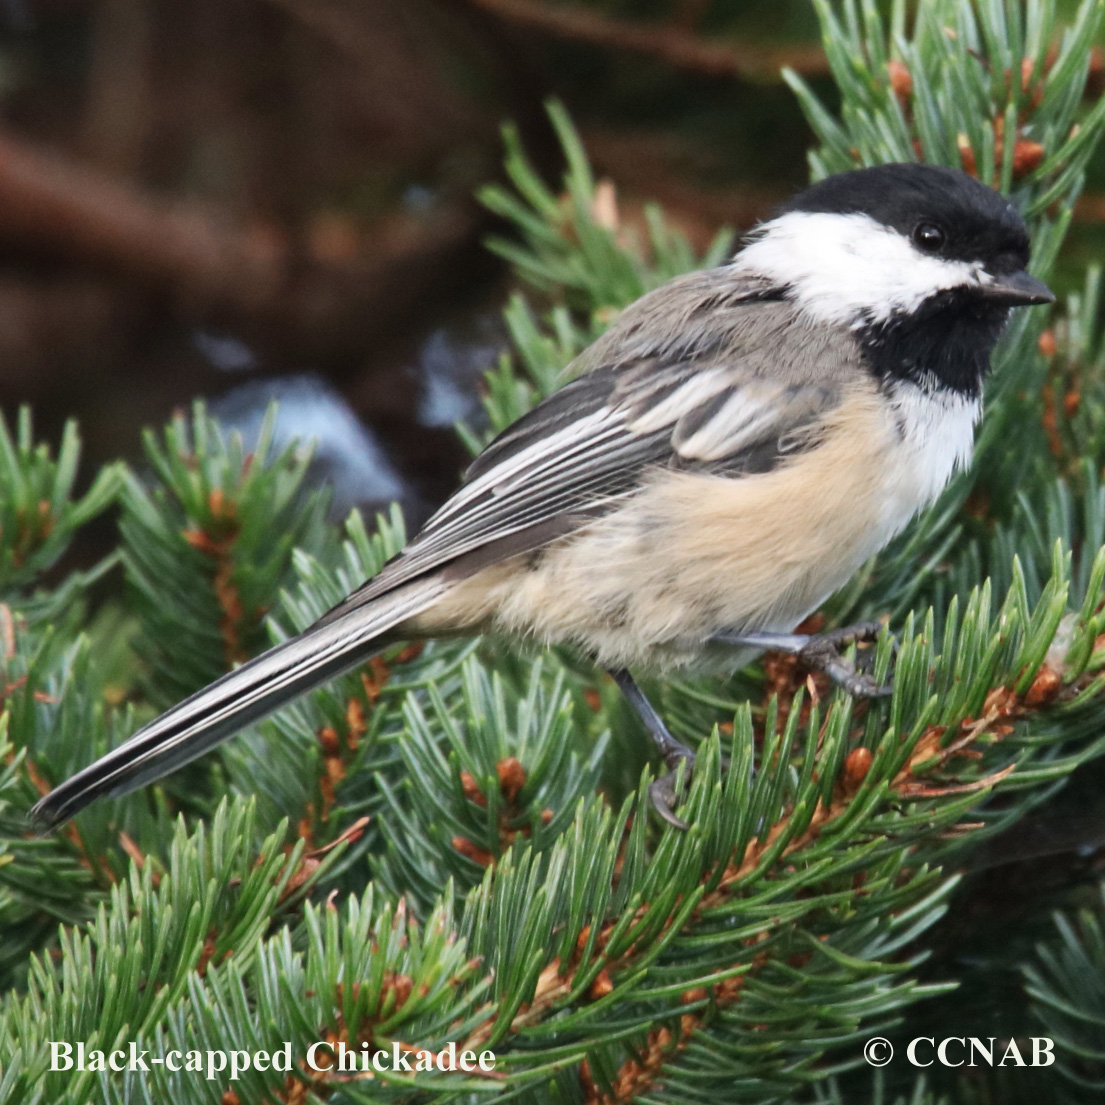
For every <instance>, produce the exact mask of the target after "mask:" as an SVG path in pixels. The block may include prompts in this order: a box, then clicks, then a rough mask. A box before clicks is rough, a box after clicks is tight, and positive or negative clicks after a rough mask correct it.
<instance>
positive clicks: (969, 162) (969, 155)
mask: <svg viewBox="0 0 1105 1105" xmlns="http://www.w3.org/2000/svg"><path fill="white" fill-rule="evenodd" d="M955 144H956V147H957V148H958V149H959V160H960V162H961V163H962V165H963V171H964V172H965V173H970V174H971V176H978V164H977V162H976V161H975V151H974V150H973V149H972V148H971V140H970V139H969V138H968V137H967V136H966V135H965V134H962V133H961V134H957V135H956V136H955Z"/></svg>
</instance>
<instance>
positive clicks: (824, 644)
mask: <svg viewBox="0 0 1105 1105" xmlns="http://www.w3.org/2000/svg"><path fill="white" fill-rule="evenodd" d="M881 628H882V626H881V625H880V624H879V623H878V622H860V623H859V624H858V625H846V626H844V627H842V628H841V629H833V630H830V631H829V632H828V633H718V634H716V635H715V636H714V637H712V638H711V640H713V641H716V642H718V643H719V644H726V645H740V646H745V647H749V648H756V649H770V650H773V651H775V652H789V653H790V654H791V655H792V656H797V657H798V659H799V660H800V661H801V662H802V663H803V664H805V666H806V667H808V668H811V669H812V670H814V671H823V672H824V673H825V674H826V675H827V676H828V677H829V678H830V679H831V680H832V681H833V682H834V683H836V684H838V685H839V686H841V687H843V688H844V689H845V690H846V691H847V692H848V693H849V694H850V695H854V696H855V697H857V698H878V697H880V696H882V695H888V694H890V693H891V692H892V690H893V688H892V687H891V686H890V685H889V684H888V683H887V684H883V683H878V682H876V681H875V680H874V679H873V678H872V677H871V676H870V675H866V674H865V673H863V672H859V671H856V669H855V668H854V667H853V666H852V664H850V663H849V662H848V661H847V660H845V659H844V657H842V656H841V655H840V649H841V647H842V646H844V645H849V644H852V643H853V642H854V641H873V640H874V639H875V638H876V637H877V636H878V634H879V630H880V629H881Z"/></svg>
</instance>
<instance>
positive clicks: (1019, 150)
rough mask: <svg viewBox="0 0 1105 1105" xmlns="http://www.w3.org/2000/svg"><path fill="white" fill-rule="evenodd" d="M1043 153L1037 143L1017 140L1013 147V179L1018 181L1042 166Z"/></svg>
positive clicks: (1022, 139)
mask: <svg viewBox="0 0 1105 1105" xmlns="http://www.w3.org/2000/svg"><path fill="white" fill-rule="evenodd" d="M1045 152H1046V151H1045V150H1044V147H1043V146H1041V145H1040V143H1039V142H1030V141H1029V140H1028V139H1027V138H1018V139H1017V141H1016V143H1014V145H1013V179H1014V180H1018V179H1020V178H1021V177H1023V176H1027V175H1028V174H1029V173H1031V172H1032V170H1033V169H1038V168H1039V167H1040V165H1041V164H1043V160H1044V154H1045Z"/></svg>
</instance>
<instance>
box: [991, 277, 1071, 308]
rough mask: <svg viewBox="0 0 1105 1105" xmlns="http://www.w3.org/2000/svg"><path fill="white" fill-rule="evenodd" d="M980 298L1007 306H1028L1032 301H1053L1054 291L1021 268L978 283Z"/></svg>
mask: <svg viewBox="0 0 1105 1105" xmlns="http://www.w3.org/2000/svg"><path fill="white" fill-rule="evenodd" d="M978 290H979V292H981V294H982V298H983V299H985V300H988V301H989V302H991V303H1003V304H1005V305H1006V306H1007V307H1029V306H1031V305H1032V304H1034V303H1054V302H1055V293H1054V292H1053V291H1052V290H1051V289H1050V288H1049V287H1048V286H1047V285H1046V284H1045V283H1044V282H1043V281H1042V280H1037V279H1036V277H1035V276H1032V275H1030V274H1029V273H1027V272H1025V271H1024V270H1023V269H1022V270H1021V271H1020V272H1010V273H1004V274H1003V275H1001V276H992V277H991V278H990V280H989V281H988V282H987V283H985V284H979V286H978Z"/></svg>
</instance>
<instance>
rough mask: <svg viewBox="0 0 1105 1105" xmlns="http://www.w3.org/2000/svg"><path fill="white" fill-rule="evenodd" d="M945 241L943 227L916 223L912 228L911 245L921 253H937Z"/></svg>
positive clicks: (934, 224)
mask: <svg viewBox="0 0 1105 1105" xmlns="http://www.w3.org/2000/svg"><path fill="white" fill-rule="evenodd" d="M946 240H947V235H945V233H944V230H943V227H939V226H937V225H936V223H918V224H917V225H916V226H915V227H914V228H913V244H914V245H915V246H916V247H917V248H918V249H919V250H921V251H922V252H923V253H939V252H940V250H942V249H943V248H944V242H945V241H946Z"/></svg>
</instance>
